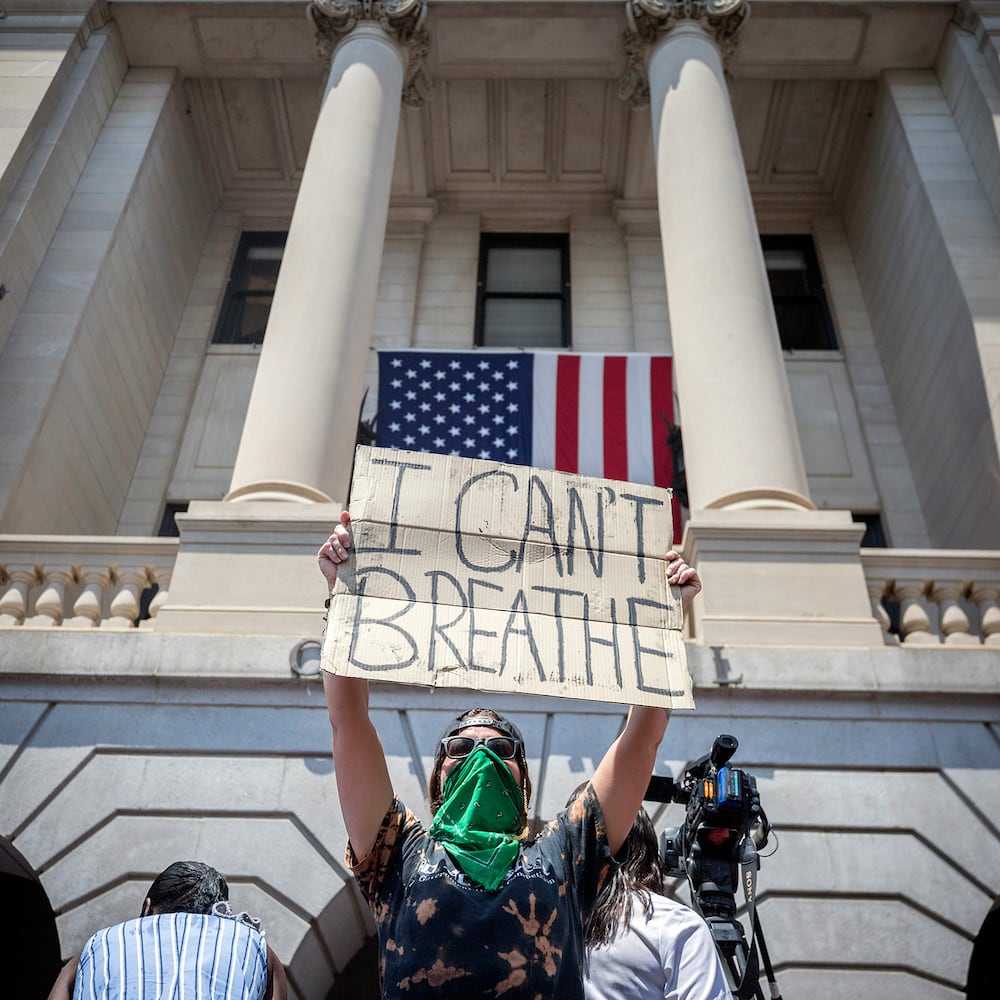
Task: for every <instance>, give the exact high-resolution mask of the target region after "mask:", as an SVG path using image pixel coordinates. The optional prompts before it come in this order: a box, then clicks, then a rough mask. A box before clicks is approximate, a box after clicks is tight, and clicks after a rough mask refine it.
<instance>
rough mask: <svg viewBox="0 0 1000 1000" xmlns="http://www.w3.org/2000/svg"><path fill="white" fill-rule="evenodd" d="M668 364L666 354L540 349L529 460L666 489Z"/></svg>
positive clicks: (670, 417) (669, 474) (669, 466)
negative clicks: (598, 352) (585, 352)
mask: <svg viewBox="0 0 1000 1000" xmlns="http://www.w3.org/2000/svg"><path fill="white" fill-rule="evenodd" d="M671 362H672V359H671V358H670V357H669V356H667V355H651V354H620V355H610V354H556V353H542V352H539V353H537V354H536V355H535V358H534V391H533V394H532V400H533V403H532V406H533V419H532V464H533V465H536V466H538V467H540V468H543V469H559V470H560V471H562V472H578V473H580V474H581V475H585V476H601V477H603V478H605V479H624V480H628V481H629V482H634V483H648V484H650V485H654V486H669V485H670V483H671V481H672V479H673V462H672V459H671V454H670V446H669V444H668V442H667V435H668V433H669V430H670V427H669V426H668V421H669V424H671V425H672V424H673V422H674V407H673V388H672V369H671Z"/></svg>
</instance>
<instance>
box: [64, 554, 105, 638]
mask: <svg viewBox="0 0 1000 1000" xmlns="http://www.w3.org/2000/svg"><path fill="white" fill-rule="evenodd" d="M78 572H79V577H80V582H81V583H82V584H83V590H81V591H80V596H79V597H77V599H76V601H75V602H74V604H73V617H72V618H68V619H67V620H66V621H65V622H64V623H63V628H97V626H98V624H99V623H100V621H101V614H102V612H103V610H104V592H105V591H106V590H107V589H108V587H110V586H111V573H110V571H109V569H108V567H107V566H104V565H94V566H80V567H79V569H78Z"/></svg>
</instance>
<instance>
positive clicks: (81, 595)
mask: <svg viewBox="0 0 1000 1000" xmlns="http://www.w3.org/2000/svg"><path fill="white" fill-rule="evenodd" d="M177 546H178V540H177V539H176V538H117V537H72V536H65V535H48V536H37V535H36V536H30V535H0V629H3V628H53V627H60V628H71V629H92V628H103V629H134V628H139V629H147V630H148V629H155V627H156V626H155V622H156V615H157V613H158V612H159V610H160V608H161V607H163V605H164V604H165V603H166V602H167V599H168V591H169V588H170V577H171V574H172V572H173V566H174V559H175V557H176V555H177ZM861 561H862V565H863V567H864V571H865V578H866V580H867V582H868V591H869V594H870V595H871V600H872V613H873V615H874V616H875V618H876V619H877V620H878V621H879V622H880V623H881V625H882V629H883V632H884V633H885V639H886V642H888V643H903V644H904V645H908V646H918V645H919V646H929V645H947V646H951V647H954V646H968V647H970V648H981V647H983V646H998V647H1000V552H992V551H975V550H966V549H962V550H955V551H941V550H936V551H935V550H928V549H864V550H862V553H861Z"/></svg>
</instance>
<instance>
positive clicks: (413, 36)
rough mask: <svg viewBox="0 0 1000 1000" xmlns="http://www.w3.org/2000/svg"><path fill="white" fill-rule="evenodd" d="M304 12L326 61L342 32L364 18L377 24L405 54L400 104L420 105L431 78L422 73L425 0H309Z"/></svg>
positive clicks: (425, 43) (427, 46) (426, 37)
mask: <svg viewBox="0 0 1000 1000" xmlns="http://www.w3.org/2000/svg"><path fill="white" fill-rule="evenodd" d="M306 12H307V13H308V15H309V20H310V21H312V23H313V26H314V27H315V29H316V48H317V50H318V52H319V54H320V57H321V58H322V59H325V60H327V61H329V59H330V58H331V57H332V56H333V50H334V49H335V48H336V46H337V42H339V41H340V39H341V38H342V37H343V36H344V35H346V34H348V33H349V32H350V31H353V30H354V28H356V27H357V26H358V25H359V24H362V23H364V22H366V21H368V22H371V23H373V24H377V25H378V26H379V27H380V28H382V29H383V30H384V31H386V32H388V34H390V35H392V36H393V37H394V38H395V39H396V41H397V42H399V44H400V45H402V46H403V48H404V49H405V50H406V53H407V57H408V58H407V65H406V78H405V79H404V81H403V103H404V104H410V105H413V106H414V107H420V106H421V105H422V104H424V103H425V102H426V101H427V99H428V98H429V97H430V93H431V81H430V78H429V77H428V76H427V74H426V73H425V72H424V58H425V57H426V55H427V53H428V52H429V51H430V35H429V34H428V33H427V31H426V30H425V28H424V19H425V18H426V17H427V0H311V2H310V4H309V6H308V8H307V11H306Z"/></svg>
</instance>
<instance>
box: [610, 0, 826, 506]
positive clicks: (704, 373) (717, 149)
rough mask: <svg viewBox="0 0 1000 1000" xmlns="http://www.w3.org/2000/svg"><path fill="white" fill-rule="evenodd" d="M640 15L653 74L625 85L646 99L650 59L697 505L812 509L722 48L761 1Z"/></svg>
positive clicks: (632, 12)
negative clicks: (646, 80)
mask: <svg viewBox="0 0 1000 1000" xmlns="http://www.w3.org/2000/svg"><path fill="white" fill-rule="evenodd" d="M627 10H628V12H629V16H630V21H631V25H632V30H631V32H630V36H629V42H630V46H629V47H630V57H631V65H632V68H633V70H635V69H638V70H639V71H640V72H638V73H634V74H633V76H632V78H631V81H629V79H628V78H626V81H623V84H624V85H626V86H628V85H629V83H631V90H632V93H631V96H632V98H633V103H636V98H640V99H641V98H643V97H645V94H644V93H643V91H644V87H645V81H644V80H642V78H641V68H642V67H641V65H640V66H638V67H637V65H636V63H637V59H638V58H639V57H641V56H643V55H644V56H645V60H646V69H647V71H648V97H649V101H650V104H651V107H652V113H653V142H654V150H655V154H656V178H657V198H658V202H659V215H660V236H661V239H662V241H663V257H664V265H665V270H666V281H667V296H668V300H669V308H670V329H671V336H672V339H673V348H674V355H675V359H674V365H675V371H676V377H677V391H678V396H679V398H680V404H681V411H682V420H681V423H682V425H683V429H684V460H685V465H686V469H687V487H688V494H689V496H690V498H691V509H692V511H693V510H696V509H699V508H711V507H715V508H734V507H742V508H746V507H763V508H768V507H770V508H786V509H787V508H791V509H798V510H802V509H812V507H813V505H812V503H811V502H810V500H809V499H808V496H809V490H808V485H807V480H806V473H805V466H804V463H803V460H802V451H801V447H800V445H799V439H798V431H797V429H796V425H795V415H794V411H793V409H792V402H791V396H790V393H789V389H788V380H787V376H786V374H785V367H784V361H783V358H782V354H781V346H780V342H779V339H778V329H777V323H776V321H775V317H774V307H773V305H772V303H771V294H770V289H769V287H768V282H767V273H766V270H765V267H764V257H763V253H762V251H761V246H760V236H759V233H758V230H757V224H756V220H755V217H754V210H753V203H752V201H751V198H750V188H749V185H748V183H747V179H746V168H745V166H744V163H743V156H742V153H741V150H740V143H739V137H738V135H737V132H736V123H735V120H734V118H733V112H732V107H731V105H730V101H729V93H728V90H727V87H726V80H725V75H724V71H723V54H722V51H720V46H721V48H723V49H725V48H728V47H730V46H732V45H733V44H734V40H735V36H736V32H737V31H738V29H739V27H740V25H741V24H742V22H743V21H744V19H745V18H746V15H747V10H748V6H747V2H746V0H677V2H668V0H630V2H629V3H628V4H627ZM626 96H629V95H628V94H626Z"/></svg>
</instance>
